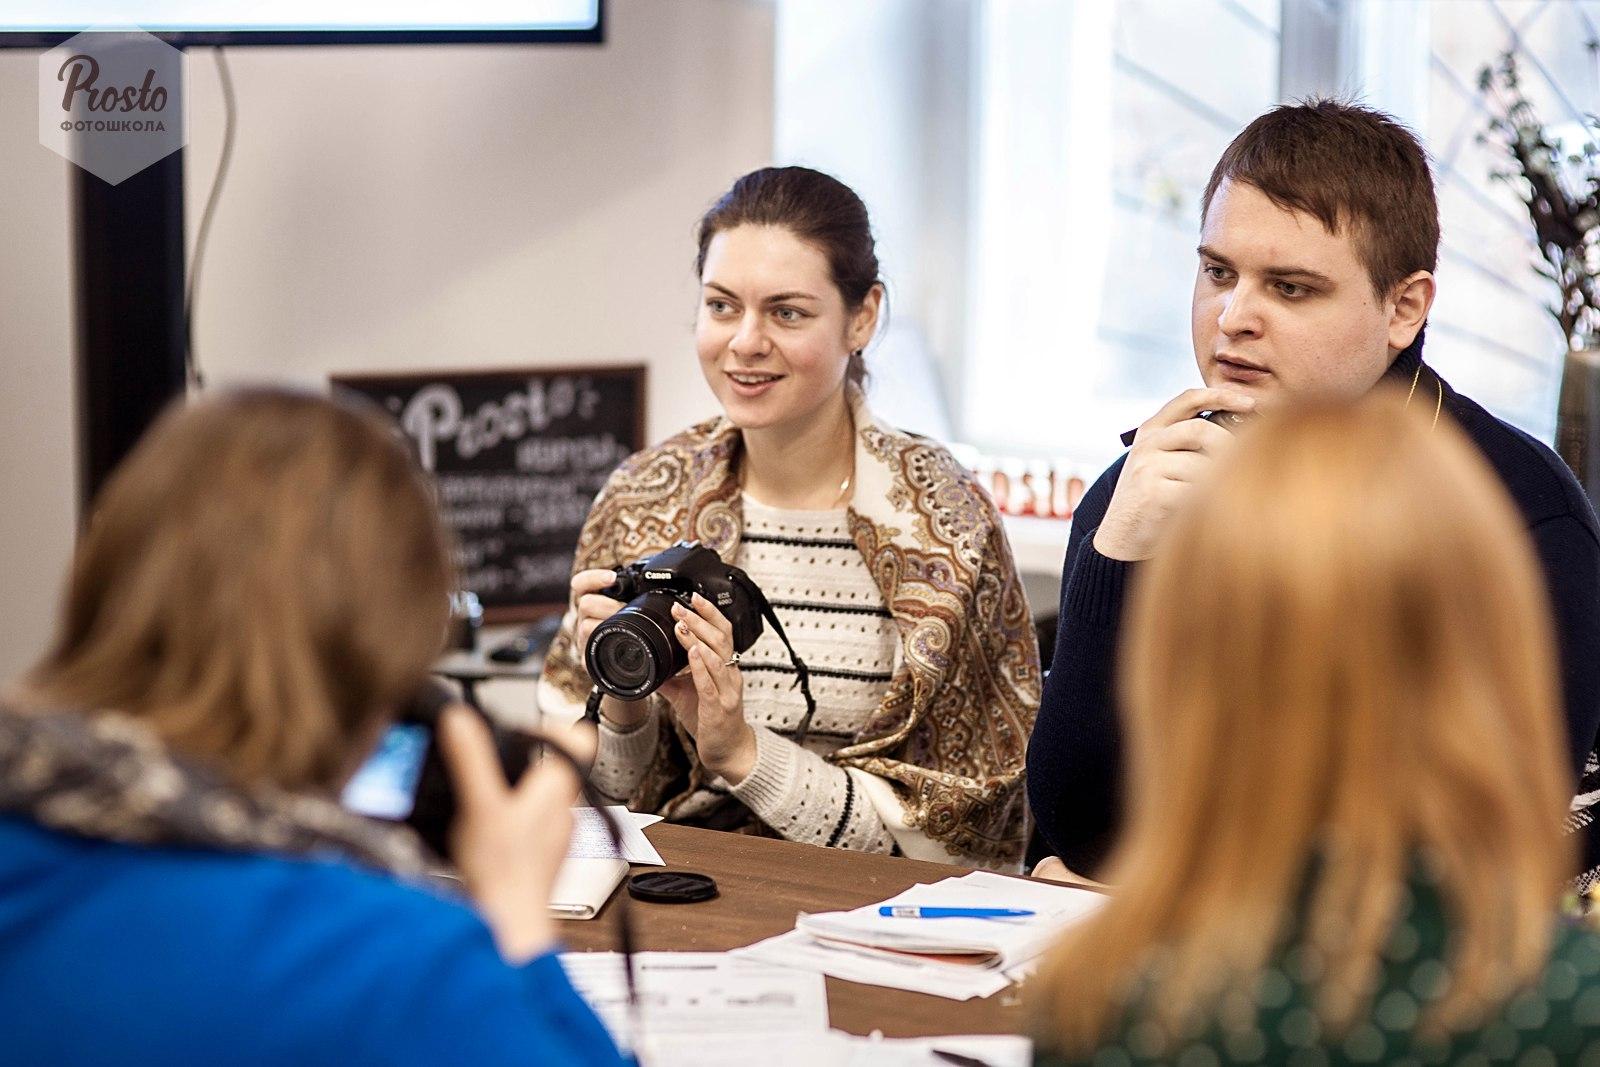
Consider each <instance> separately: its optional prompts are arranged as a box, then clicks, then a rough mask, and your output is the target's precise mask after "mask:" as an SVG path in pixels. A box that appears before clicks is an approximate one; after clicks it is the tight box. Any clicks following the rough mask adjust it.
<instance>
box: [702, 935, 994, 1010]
mask: <svg viewBox="0 0 1600 1067" xmlns="http://www.w3.org/2000/svg"><path fill="white" fill-rule="evenodd" d="M733 952H734V955H736V956H743V957H744V958H746V959H751V960H759V961H761V962H763V963H770V964H774V965H776V966H779V967H795V968H798V969H800V970H803V971H817V972H820V973H822V974H826V975H831V976H832V977H834V978H842V979H844V980H845V981H847V982H860V983H861V984H863V985H876V986H884V987H886V988H888V989H905V990H909V991H910V992H912V993H928V994H931V995H932V996H936V997H944V998H945V999H947V1000H971V999H973V998H974V997H987V996H992V995H994V994H995V993H998V992H1000V990H1002V989H1004V988H1005V987H1006V986H1008V985H1010V984H1011V979H1009V978H1008V977H1006V975H1004V974H1002V973H1001V972H1000V971H996V970H993V969H991V968H987V967H973V968H969V969H967V970H963V971H955V970H952V969H950V968H945V967H939V968H935V967H930V966H929V965H928V964H927V963H925V962H923V961H921V960H918V959H913V958H911V957H909V956H908V957H905V958H903V959H897V958H892V957H886V956H883V955H880V954H878V953H875V952H873V951H871V950H870V949H857V948H853V947H851V946H849V945H841V944H837V943H833V942H822V941H814V940H812V939H811V938H809V937H807V936H806V935H805V934H802V933H800V932H799V931H798V930H791V931H789V932H788V933H786V934H779V935H778V936H777V937H769V938H767V940H765V941H757V942H756V943H755V944H753V945H751V946H749V947H748V948H737V949H734V950H733Z"/></svg>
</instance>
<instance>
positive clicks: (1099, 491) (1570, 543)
mask: <svg viewBox="0 0 1600 1067" xmlns="http://www.w3.org/2000/svg"><path fill="white" fill-rule="evenodd" d="M1420 363H1421V355H1420V350H1419V349H1418V348H1415V347H1414V348H1412V349H1407V350H1406V351H1405V352H1402V353H1401V354H1400V356H1399V357H1397V358H1396V360H1395V362H1394V365H1393V366H1392V367H1391V368H1390V370H1389V375H1390V377H1391V378H1393V379H1396V380H1399V381H1400V382H1401V383H1402V384H1410V382H1411V381H1412V380H1413V376H1414V375H1415V374H1416V371H1417V367H1418V366H1419V364H1420ZM1431 380H1438V381H1439V385H1440V388H1442V390H1443V402H1442V406H1443V410H1444V411H1445V412H1447V413H1448V414H1449V415H1450V416H1451V417H1453V418H1454V419H1455V420H1456V422H1457V423H1458V424H1460V426H1461V428H1462V429H1463V430H1465V431H1466V433H1467V436H1468V437H1470V438H1471V439H1472V441H1473V442H1474V443H1475V444H1476V445H1477V446H1478V448H1479V449H1480V450H1481V451H1482V453H1483V455H1484V457H1485V458H1486V459H1488V461H1489V463H1490V464H1491V465H1492V466H1493V467H1494V469H1495V470H1496V471H1497V472H1499V474H1500V477H1501V479H1502V480H1503V481H1504V482H1505V485H1506V488H1507V489H1508V490H1509V491H1510V493H1511V496H1512V498H1513V499H1515V500H1516V502H1517V506H1518V507H1519V508H1520V509H1521V511H1522V516H1523V518H1524V519H1525V520H1526V521H1527V524H1528V533H1529V534H1530V535H1531V537H1532V538H1533V542H1534V547H1535V549H1536V550H1537V552H1538V556H1539V561H1540V563H1541V564H1542V565H1543V567H1544V574H1545V580H1546V583H1547V585H1548V587H1549V592H1550V599H1551V602H1552V604H1553V606H1554V608H1555V621H1556V627H1557V630H1558V636H1559V641H1560V654H1561V669H1562V684H1563V690H1564V693H1565V703H1566V720H1567V734H1568V739H1569V741H1570V746H1569V747H1570V751H1571V756H1572V768H1573V772H1574V781H1576V780H1577V775H1578V774H1580V773H1581V772H1582V770H1583V764H1584V759H1585V757H1586V756H1587V755H1588V754H1589V752H1590V750H1591V749H1592V748H1594V745H1595V733H1596V728H1597V727H1600V524H1597V522H1596V519H1595V513H1594V509H1593V508H1592V507H1591V506H1590V504H1589V500H1588V498H1587V497H1586V496H1584V493H1583V489H1582V487H1581V486H1580V485H1579V484H1578V480H1577V479H1576V478H1575V477H1574V476H1573V474H1572V471H1571V470H1569V469H1568V468H1567V466H1566V464H1565V463H1563V462H1562V461H1561V458H1560V457H1559V456H1557V455H1556V454H1555V453H1554V452H1552V451H1551V450H1550V449H1549V448H1547V447H1546V446H1545V445H1543V444H1542V443H1540V442H1539V441H1538V440H1537V439H1535V438H1533V437H1530V436H1529V435H1528V434H1525V433H1523V432H1522V431H1521V430H1518V429H1517V428H1515V427H1513V426H1510V425H1508V424H1507V423H1504V422H1502V421H1500V420H1499V419H1497V418H1495V417H1494V416H1493V415H1491V414H1489V413H1488V412H1487V411H1485V410H1484V409H1483V408H1482V407H1481V406H1479V405H1478V404H1477V403H1475V402H1473V401H1472V400H1470V399H1468V398H1467V397H1465V396H1462V395H1461V394H1460V393H1457V392H1456V391H1455V390H1453V389H1451V388H1450V386H1449V384H1448V383H1446V382H1444V381H1443V379H1439V378H1438V375H1437V374H1435V373H1434V371H1433V368H1432V367H1426V368H1424V369H1423V371H1422V377H1421V381H1422V383H1423V384H1422V385H1421V386H1420V387H1419V388H1418V390H1417V394H1418V396H1421V397H1426V398H1427V399H1429V400H1433V399H1434V397H1435V395H1437V394H1436V392H1435V390H1434V389H1432V388H1430V387H1429V385H1428V383H1429V382H1430V381H1431ZM1126 459H1127V457H1126V456H1125V455H1124V456H1123V457H1122V458H1120V459H1118V460H1117V461H1116V462H1115V463H1113V464H1112V465H1111V466H1110V467H1109V468H1107V469H1106V472H1105V473H1104V474H1102V475H1101V476H1100V477H1099V479H1098V480H1097V481H1096V482H1095V483H1094V485H1093V487H1091V488H1090V490H1089V491H1088V493H1086V494H1085V495H1084V497H1083V500H1082V501H1081V502H1080V503H1079V505H1078V509H1077V511H1076V512H1075V513H1074V514H1073V519H1072V534H1071V536H1070V538H1069V539H1068V542H1067V558H1066V565H1065V567H1064V568H1063V571H1062V575H1061V621H1060V628H1059V629H1058V631H1057V635H1056V647H1055V654H1054V656H1053V658H1052V660H1051V663H1050V673H1049V677H1047V678H1046V679H1045V686H1044V698H1043V703H1042V704H1041V706H1040V708H1039V719H1038V722H1037V723H1036V724H1035V725H1034V729H1033V737H1032V739H1031V740H1030V741H1029V744H1028V800H1029V803H1030V804H1031V806H1032V808H1033V814H1034V818H1035V819H1036V820H1037V822H1038V826H1039V830H1040V833H1041V834H1043V836H1044V838H1045V842H1046V843H1047V844H1048V845H1049V846H1050V849H1051V851H1053V852H1054V853H1055V854H1056V855H1058V856H1060V857H1061V859H1062V860H1063V862H1065V863H1066V864H1067V866H1068V867H1071V868H1072V869H1073V870H1075V871H1078V872H1079V873H1082V874H1093V873H1095V871H1096V870H1097V869H1098V868H1099V866H1100V864H1101V862H1102V861H1103V860H1104V859H1105V858H1106V855H1107V854H1108V852H1109V851H1110V849H1111V846H1112V843H1113V840H1114V838H1115V835H1116V830H1117V826H1118V821H1119V818H1120V809H1121V791H1122V790H1121V774H1122V734H1121V729H1120V724H1119V723H1118V721H1117V711H1116V706H1115V702H1114V699H1113V672H1114V669H1115V660H1116V649H1117V640H1118V628H1119V626H1120V624H1121V619H1122V605H1123V599H1124V594H1125V591H1126V589H1127V583H1128V578H1129V575H1130V574H1131V573H1132V571H1133V569H1134V568H1135V567H1136V566H1137V564H1132V563H1125V562H1121V561H1119V560H1113V559H1109V558H1107V557H1105V556H1102V555H1101V554H1100V553H1099V552H1096V551H1095V548H1094V534H1095V531H1096V530H1097V529H1098V528H1099V526H1100V520H1101V519H1102V518H1103V517H1104V516H1105V512H1106V507H1107V506H1108V505H1109V504H1110V502H1111V493H1112V491H1113V490H1114V489H1115V488H1116V485H1117V478H1118V477H1119V476H1120V475H1121V474H1122V465H1123V462H1124V461H1125V460H1126ZM1486 607H1487V606H1486ZM1590 830H1591V832H1592V833H1593V834H1594V836H1595V838H1596V840H1595V842H1593V843H1591V845H1590V846H1589V848H1588V849H1587V851H1588V853H1589V855H1590V862H1589V864H1588V865H1590V866H1592V865H1593V863H1594V862H1595V861H1596V859H1600V847H1596V845H1600V824H1595V825H1592V826H1591V827H1590Z"/></svg>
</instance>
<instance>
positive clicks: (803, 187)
mask: <svg viewBox="0 0 1600 1067" xmlns="http://www.w3.org/2000/svg"><path fill="white" fill-rule="evenodd" d="M744 225H750V226H778V227H781V228H783V229H785V230H788V231H789V232H790V233H792V234H794V235H795V236H796V237H798V238H799V239H800V240H802V241H805V242H806V243H808V244H810V245H812V246H814V247H815V248H817V249H818V250H820V251H821V252H822V254H823V256H825V257H826V258H827V260H828V273H829V274H830V275H831V276H832V278H833V285H834V288H836V289H838V290H839V295H840V296H841V297H843V298H844V306H845V307H847V308H849V309H850V310H851V311H855V310H857V309H858V308H860V307H861V305H862V303H863V302H864V301H865V300H866V299H867V294H868V293H870V292H872V289H873V287H874V286H879V285H882V284H883V279H881V278H880V277H878V251H877V245H876V243H875V242H874V241H873V238H872V224H871V222H870V221H869V220H868V218H867V205H866V204H864V203H862V202H861V197H859V196H857V195H856V191H855V190H854V189H852V188H850V187H849V186H848V185H846V184H845V183H844V182H842V181H840V180H839V179H838V178H835V177H833V176H832V175H828V174H824V173H822V172H821V171H818V170H812V169H811V168H810V167H762V168H761V169H760V170H753V171H751V172H750V173H749V174H746V175H745V176H744V177H742V178H740V179H739V180H738V181H736V182H734V183H733V187H732V188H731V189H729V190H728V191H727V192H726V193H723V194H722V196H721V197H720V198H719V199H718V200H717V202H716V203H715V204H712V205H711V208H710V209H709V210H708V211H707V212H706V213H705V215H704V216H702V217H701V219H700V250H699V253H698V254H697V255H696V256H695V260H694V273H695V276H696V277H699V276H700V275H701V274H703V273H704V271H705V266H706V252H707V251H708V250H709V249H710V248H711V239H712V238H713V237H715V236H716V235H717V234H719V233H721V232H723V231H724V230H731V229H733V228H734V227H736V226H744ZM845 373H846V374H847V375H848V377H849V379H850V381H851V382H852V383H854V384H855V385H861V384H862V383H863V382H864V381H865V380H866V377H867V366H866V363H865V362H864V361H863V360H862V358H861V355H860V354H859V353H856V352H852V353H851V354H850V366H849V368H848V369H847V370H846V372H845Z"/></svg>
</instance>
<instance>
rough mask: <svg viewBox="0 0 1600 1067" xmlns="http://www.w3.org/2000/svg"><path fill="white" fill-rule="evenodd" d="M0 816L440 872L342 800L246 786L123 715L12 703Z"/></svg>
mask: <svg viewBox="0 0 1600 1067" xmlns="http://www.w3.org/2000/svg"><path fill="white" fill-rule="evenodd" d="M0 814H4V815H17V816H21V817H23V818H26V819H30V820H32V821H33V822H36V823H38V824H39V825H41V826H44V827H46V828H48V829H51V830H57V831H60V832H63V833H68V834H74V835H77V836H79V837H87V838H92V839H95V840H102V841H116V842H121V843H124V844H134V845H151V846H169V847H179V848H203V849H216V850H221V851H231V852H241V853H277V854H282V855H288V856H303V857H335V858H342V859H346V860H349V861H351V862H354V863H356V864H358V865H360V866H363V867H367V868H370V869H373V870H377V871H381V872H385V873H388V874H393V875H396V876H398V877H405V878H411V879H413V880H421V879H423V878H424V876H425V875H426V874H427V873H428V870H429V868H430V864H429V862H428V860H427V859H426V853H425V852H424V851H423V849H422V846H421V845H420V844H419V842H418V841H417V839H416V838H415V836H413V835H412V833H411V832H410V831H409V830H407V829H406V828H404V827H399V826H393V827H391V826H386V825H383V824H381V823H377V822H373V821H371V820H368V819H365V818H362V817H361V816H359V815H356V814H353V813H351V812H348V811H346V810H345V809H343V808H341V807H339V806H338V805H337V804H335V803H333V802H332V801H331V800H323V799H321V798H318V797H313V796H305V795H300V794H293V793H287V792H283V791H280V790H275V789H269V788H251V789H242V788H240V787H239V786H237V785H235V784H233V783H231V782H229V781H228V780H227V779H226V778H224V777H223V776H222V775H220V774H218V773H216V772H215V771H213V770H211V769H210V768H208V767H204V766H202V765H200V764H198V763H195V762H193V761H190V760H186V759H184V758H182V757H180V756H178V755H176V754H174V753H172V752H171V751H169V750H168V749H167V748H166V746H164V745H163V744H162V743H161V741H160V740H159V739H158V738H157V737H156V736H155V735H154V734H153V733H152V732H151V731H150V730H149V729H148V728H147V727H146V726H144V725H143V724H142V723H140V722H139V721H138V720H137V719H133V718H129V717H127V716H124V715H118V714H114V713H111V712H101V713H96V714H92V715H87V714H80V713H78V712H69V711H39V712H34V711H17V710H12V709H10V708H6V707H0Z"/></svg>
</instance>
